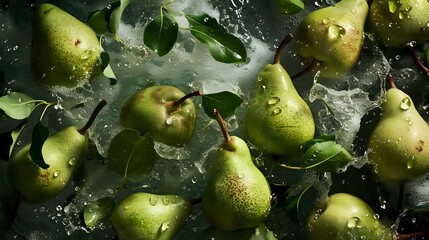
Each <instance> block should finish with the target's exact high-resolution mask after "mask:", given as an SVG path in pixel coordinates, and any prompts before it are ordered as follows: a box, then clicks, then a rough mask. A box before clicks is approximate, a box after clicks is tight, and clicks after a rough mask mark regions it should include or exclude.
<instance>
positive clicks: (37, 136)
mask: <svg viewBox="0 0 429 240" xmlns="http://www.w3.org/2000/svg"><path fill="white" fill-rule="evenodd" d="M48 137H49V129H48V128H47V127H45V126H43V125H42V123H41V122H38V123H37V124H36V126H34V129H33V135H32V138H31V146H30V157H31V159H32V160H33V162H34V163H35V164H36V165H37V166H39V167H41V168H43V169H47V168H49V165H48V164H46V163H45V160H44V159H43V155H42V147H43V144H44V143H45V141H46V139H47V138H48Z"/></svg>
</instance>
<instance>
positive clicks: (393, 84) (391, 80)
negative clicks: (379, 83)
mask: <svg viewBox="0 0 429 240" xmlns="http://www.w3.org/2000/svg"><path fill="white" fill-rule="evenodd" d="M386 79H387V80H388V81H389V84H390V88H397V87H396V85H395V82H394V80H393V77H392V74H390V73H389V74H387V76H386Z"/></svg>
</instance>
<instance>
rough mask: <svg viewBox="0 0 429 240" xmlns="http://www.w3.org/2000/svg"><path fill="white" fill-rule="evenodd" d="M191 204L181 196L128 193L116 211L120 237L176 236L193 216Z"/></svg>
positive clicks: (125, 239)
mask: <svg viewBox="0 0 429 240" xmlns="http://www.w3.org/2000/svg"><path fill="white" fill-rule="evenodd" d="M191 210H192V208H191V204H190V203H189V201H187V200H186V199H184V198H183V197H180V196H178V195H158V194H152V193H145V192H137V193H133V194H130V195H128V196H127V197H126V198H125V199H123V200H122V201H121V202H120V203H119V204H118V205H116V206H115V208H114V210H113V213H112V224H113V227H114V228H115V230H116V233H117V235H118V237H119V239H120V240H128V239H133V240H140V239H141V240H158V239H159V240H168V239H172V238H173V237H174V236H175V234H176V233H177V231H178V230H180V228H181V227H182V226H183V225H184V224H185V223H186V220H187V218H188V217H189V216H190V215H191V212H192V211H191Z"/></svg>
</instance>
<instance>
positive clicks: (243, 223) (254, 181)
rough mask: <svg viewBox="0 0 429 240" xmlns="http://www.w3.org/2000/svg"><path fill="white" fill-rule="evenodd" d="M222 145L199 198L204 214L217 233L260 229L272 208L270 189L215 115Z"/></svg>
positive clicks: (239, 141) (246, 151)
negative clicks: (200, 198)
mask: <svg viewBox="0 0 429 240" xmlns="http://www.w3.org/2000/svg"><path fill="white" fill-rule="evenodd" d="M214 114H215V115H216V116H217V121H218V122H219V124H220V125H221V126H222V131H223V134H224V137H225V141H224V142H223V143H222V144H221V145H220V146H219V149H218V151H217V153H216V156H215V159H214V162H213V165H212V169H211V175H210V177H209V180H208V182H207V185H206V187H205V188H204V192H203V195H202V208H203V213H204V215H205V216H206V218H207V220H208V221H209V222H210V223H211V224H212V225H213V226H214V227H216V228H217V229H219V230H222V231H233V230H238V229H244V228H251V227H257V226H259V225H260V224H261V223H262V222H263V221H264V220H265V218H266V217H267V215H268V213H269V210H270V206H271V189H270V185H269V184H268V182H267V180H266V179H265V177H264V175H263V174H262V173H261V172H260V171H259V169H258V168H257V167H256V166H255V165H254V163H253V161H252V157H251V155H250V151H249V148H248V147H247V145H246V143H245V142H244V141H243V140H242V139H240V138H238V137H236V136H229V134H228V132H227V130H226V127H225V124H224V122H223V120H222V118H221V117H220V115H219V113H218V112H216V111H215V112H214Z"/></svg>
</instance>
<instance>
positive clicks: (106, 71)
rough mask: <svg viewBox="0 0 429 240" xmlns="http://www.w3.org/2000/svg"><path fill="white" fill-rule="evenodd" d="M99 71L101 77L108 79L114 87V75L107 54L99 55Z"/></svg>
mask: <svg viewBox="0 0 429 240" xmlns="http://www.w3.org/2000/svg"><path fill="white" fill-rule="evenodd" d="M100 57H101V69H102V70H103V75H104V76H106V77H107V78H109V79H110V85H115V84H116V83H117V81H116V75H115V73H114V72H113V69H112V67H111V66H110V64H109V63H110V56H109V54H108V53H107V52H102V53H101V55H100Z"/></svg>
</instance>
